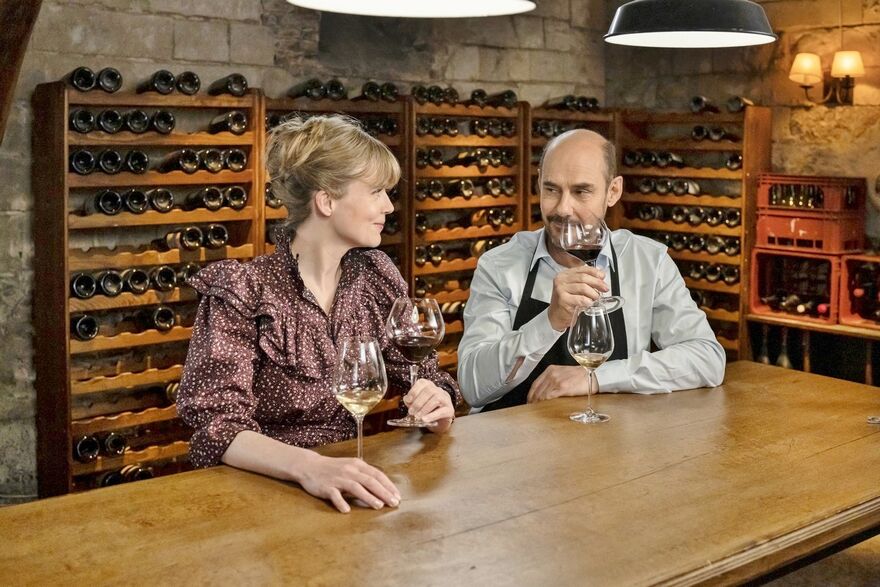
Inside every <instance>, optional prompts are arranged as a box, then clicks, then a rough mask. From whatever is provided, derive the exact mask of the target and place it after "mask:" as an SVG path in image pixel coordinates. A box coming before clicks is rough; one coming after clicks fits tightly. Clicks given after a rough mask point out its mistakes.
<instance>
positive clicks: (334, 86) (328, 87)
mask: <svg viewBox="0 0 880 587" xmlns="http://www.w3.org/2000/svg"><path fill="white" fill-rule="evenodd" d="M324 89H325V91H326V94H327V98H329V99H330V100H334V101H339V100H345V99H346V98H348V90H346V89H345V85H344V84H343V83H342V82H341V81H339V80H338V79H336V78H333V79H331V80H330V81H328V82H327V83H326V84H324Z"/></svg>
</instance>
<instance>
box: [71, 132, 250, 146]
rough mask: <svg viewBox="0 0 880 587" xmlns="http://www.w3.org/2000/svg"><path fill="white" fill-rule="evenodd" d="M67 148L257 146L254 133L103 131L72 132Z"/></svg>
mask: <svg viewBox="0 0 880 587" xmlns="http://www.w3.org/2000/svg"><path fill="white" fill-rule="evenodd" d="M67 144H68V145H71V146H76V147H89V146H95V147H115V148H119V149H134V148H141V147H196V146H198V147H247V146H250V145H253V144H254V133H253V132H246V133H243V134H240V135H234V134H232V133H228V132H221V133H216V134H211V133H208V132H194V133H179V132H172V133H169V134H160V133H157V132H145V133H141V134H135V133H133V132H126V131H121V132H118V133H114V134H108V133H105V132H101V131H95V132H90V133H87V134H81V133H78V132H74V131H69V135H68V138H67Z"/></svg>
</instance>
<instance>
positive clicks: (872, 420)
mask: <svg viewBox="0 0 880 587" xmlns="http://www.w3.org/2000/svg"><path fill="white" fill-rule="evenodd" d="M868 424H880V416H868Z"/></svg>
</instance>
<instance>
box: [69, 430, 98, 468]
mask: <svg viewBox="0 0 880 587" xmlns="http://www.w3.org/2000/svg"><path fill="white" fill-rule="evenodd" d="M100 452H101V443H100V442H98V439H97V438H95V437H94V436H91V435H89V436H80V437H79V438H78V439H77V440H76V442H75V443H74V445H73V458H75V459H76V460H78V461H79V462H81V463H91V462H92V461H94V460H96V459H97V458H98V454H99V453H100Z"/></svg>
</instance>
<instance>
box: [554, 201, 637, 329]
mask: <svg viewBox="0 0 880 587" xmlns="http://www.w3.org/2000/svg"><path fill="white" fill-rule="evenodd" d="M609 238H611V230H610V229H609V228H608V225H607V224H605V221H604V220H602V219H601V218H597V217H594V216H592V215H590V218H588V219H587V220H585V221H581V220H580V219H578V218H577V217H573V216H569V217H567V218H565V219H564V220H563V221H562V222H561V223H560V226H559V236H558V239H559V242H558V243H557V244H558V245H559V247H561V248H562V249H564V250H565V252H566V253H568V254H569V255H572V256H574V257H577V258H578V259H580V260H581V261H583V263H584V264H585V265H589V266H590V267H595V266H596V260H597V259H598V258H599V253H600V252H601V251H602V246H603V245H604V244H605V242H606V241H607V240H608V239H609ZM594 303H600V304H603V305H604V306H605V309H606V310H607V311H608V312H613V311H614V310H617V309H618V308H620V307H621V306H622V305H623V298H622V297H620V296H612V295H608V294H607V293H604V294H602V295H601V297H600V298H599V299H598V300H596V302H594Z"/></svg>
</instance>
